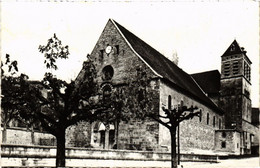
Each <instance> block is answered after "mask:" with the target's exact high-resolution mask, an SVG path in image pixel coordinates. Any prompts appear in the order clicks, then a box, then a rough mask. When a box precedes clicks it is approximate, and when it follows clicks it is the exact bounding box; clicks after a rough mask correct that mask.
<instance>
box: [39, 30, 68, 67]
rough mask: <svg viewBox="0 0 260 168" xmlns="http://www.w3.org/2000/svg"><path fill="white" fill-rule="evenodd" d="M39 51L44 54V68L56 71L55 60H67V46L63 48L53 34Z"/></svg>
mask: <svg viewBox="0 0 260 168" xmlns="http://www.w3.org/2000/svg"><path fill="white" fill-rule="evenodd" d="M39 51H40V52H41V53H44V57H45V60H44V64H45V65H46V68H47V69H54V70H57V69H58V67H57V65H56V60H57V59H67V58H68V55H69V46H68V45H66V46H63V45H62V43H61V40H59V39H58V37H57V36H56V34H55V33H54V35H53V37H51V38H50V39H49V40H48V42H47V44H46V45H40V46H39Z"/></svg>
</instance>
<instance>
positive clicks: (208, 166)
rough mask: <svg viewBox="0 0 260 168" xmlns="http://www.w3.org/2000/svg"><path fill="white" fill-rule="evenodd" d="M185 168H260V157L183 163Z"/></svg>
mask: <svg viewBox="0 0 260 168" xmlns="http://www.w3.org/2000/svg"><path fill="white" fill-rule="evenodd" d="M181 164H182V165H183V168H259V167H260V162H259V158H258V157H253V158H244V159H227V160H219V163H201V162H194V163H192V162H187V163H185V162H184V163H181Z"/></svg>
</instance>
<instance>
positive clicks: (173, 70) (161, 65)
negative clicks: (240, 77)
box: [111, 19, 222, 113]
mask: <svg viewBox="0 0 260 168" xmlns="http://www.w3.org/2000/svg"><path fill="white" fill-rule="evenodd" d="M111 21H112V22H113V23H114V24H115V25H116V27H117V28H118V30H119V31H120V33H121V35H123V36H124V38H125V39H126V41H127V43H129V44H130V45H131V46H130V47H132V49H133V50H134V52H136V53H137V54H138V55H139V56H140V57H141V59H142V60H143V61H145V63H146V64H148V66H149V67H150V68H151V69H152V70H153V71H154V72H155V74H157V75H158V76H160V77H162V78H163V79H165V80H166V81H169V82H171V83H172V84H173V85H174V86H175V87H177V88H178V89H180V90H181V91H183V92H185V93H187V94H189V95H190V96H192V97H195V98H196V99H197V100H198V101H200V102H201V103H203V104H205V105H208V106H210V107H212V108H213V109H215V110H217V111H218V112H221V113H222V111H221V110H220V109H219V108H218V107H217V106H216V105H215V104H214V103H213V102H212V101H211V100H210V99H209V98H208V97H207V96H206V95H205V93H203V91H202V90H201V88H200V87H199V86H198V85H197V84H196V82H195V81H194V79H193V78H192V77H191V76H190V75H189V74H187V73H186V72H184V71H183V70H182V69H181V68H179V67H178V66H177V65H175V64H174V63H173V62H172V61H170V60H169V59H167V58H166V57H165V56H163V55H162V54H161V53H160V52H158V51H157V50H155V49H154V48H153V47H151V46H150V45H149V44H147V43H146V42H144V41H143V40H141V39H140V38H139V37H137V36H136V35H134V34H133V33H131V32H130V31H129V30H127V29H126V28H124V27H123V26H121V25H120V24H119V23H117V22H116V21H114V20H112V19H111Z"/></svg>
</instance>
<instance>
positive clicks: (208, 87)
mask: <svg viewBox="0 0 260 168" xmlns="http://www.w3.org/2000/svg"><path fill="white" fill-rule="evenodd" d="M191 76H192V77H193V79H195V80H196V82H197V83H198V84H199V86H200V87H201V88H202V90H203V91H204V92H206V93H207V94H218V93H219V91H220V73H219V71H218V70H212V71H207V72H201V73H195V74H191Z"/></svg>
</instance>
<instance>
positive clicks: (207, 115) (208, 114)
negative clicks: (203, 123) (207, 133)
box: [207, 113, 209, 125]
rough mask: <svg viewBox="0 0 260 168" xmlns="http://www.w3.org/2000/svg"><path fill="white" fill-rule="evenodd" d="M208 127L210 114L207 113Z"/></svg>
mask: <svg viewBox="0 0 260 168" xmlns="http://www.w3.org/2000/svg"><path fill="white" fill-rule="evenodd" d="M207 125H209V113H207Z"/></svg>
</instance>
